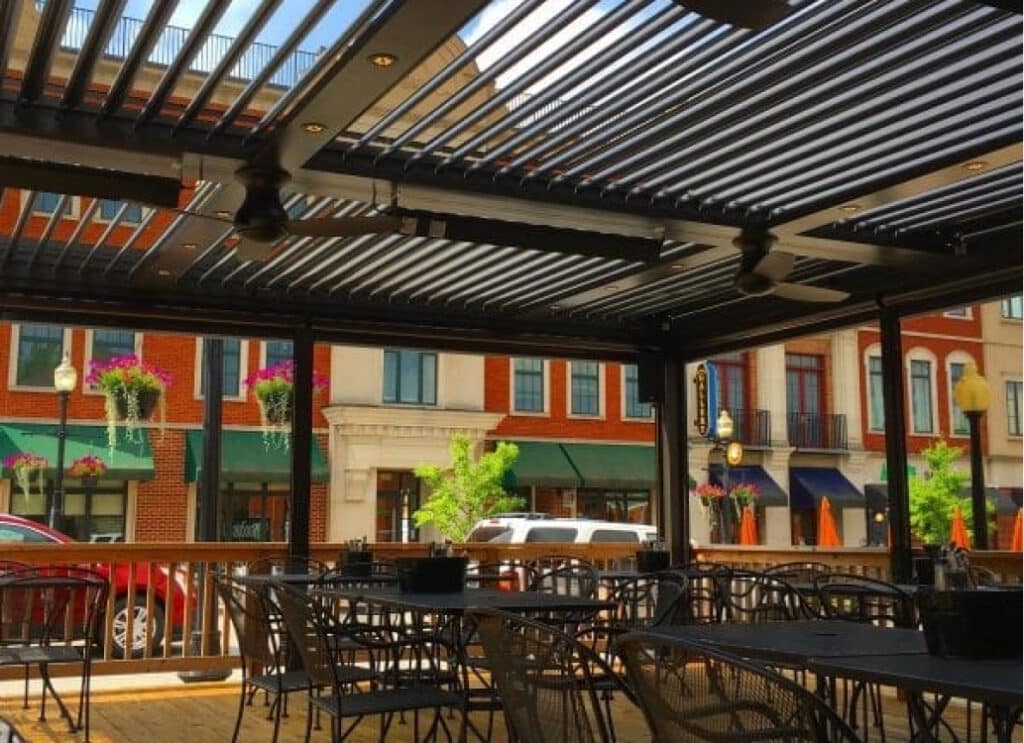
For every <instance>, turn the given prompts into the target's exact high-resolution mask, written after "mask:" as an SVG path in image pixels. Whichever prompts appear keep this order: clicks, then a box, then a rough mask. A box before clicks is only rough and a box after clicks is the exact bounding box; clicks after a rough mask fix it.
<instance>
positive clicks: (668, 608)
mask: <svg viewBox="0 0 1024 743" xmlns="http://www.w3.org/2000/svg"><path fill="white" fill-rule="evenodd" d="M685 591H686V587H685V584H684V582H683V578H682V577H681V576H679V575H678V574H676V573H672V572H666V573H660V574H658V575H657V576H656V577H651V576H646V577H637V578H629V579H626V580H620V581H616V583H615V585H614V586H613V587H612V590H611V592H610V593H609V594H608V600H609V601H612V602H614V603H615V614H614V617H613V619H612V621H613V622H614V625H615V627H616V628H617V629H620V630H637V629H643V628H645V627H653V626H656V625H659V624H671V623H673V618H674V617H675V615H676V612H677V611H678V607H679V605H680V603H681V602H682V600H683V599H684V598H685V597H684V593H685Z"/></svg>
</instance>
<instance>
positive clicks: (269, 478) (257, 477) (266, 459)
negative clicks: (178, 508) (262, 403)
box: [185, 431, 330, 482]
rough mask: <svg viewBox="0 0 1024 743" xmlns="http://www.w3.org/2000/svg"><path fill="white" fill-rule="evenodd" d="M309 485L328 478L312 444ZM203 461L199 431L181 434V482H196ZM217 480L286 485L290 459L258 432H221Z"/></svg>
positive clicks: (289, 476)
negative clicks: (311, 466)
mask: <svg viewBox="0 0 1024 743" xmlns="http://www.w3.org/2000/svg"><path fill="white" fill-rule="evenodd" d="M311 445H312V457H313V482H327V481H328V480H329V479H330V476H329V473H328V468H327V460H325V459H324V455H323V452H321V451H320V447H319V446H317V444H316V442H315V441H313V442H312V444H311ZM202 461H203V432H202V431H186V432H185V482H195V481H196V480H198V479H199V470H200V468H201V464H202ZM220 461H221V470H220V475H221V478H222V479H223V480H225V481H227V482H288V481H289V480H291V466H292V458H291V454H290V452H289V450H288V449H287V448H286V447H284V446H277V445H275V444H270V445H268V444H267V442H266V441H264V439H263V434H262V433H261V432H259V431H223V432H222V435H221V459H220Z"/></svg>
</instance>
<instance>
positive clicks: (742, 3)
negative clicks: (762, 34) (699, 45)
mask: <svg viewBox="0 0 1024 743" xmlns="http://www.w3.org/2000/svg"><path fill="white" fill-rule="evenodd" d="M676 4H678V5H682V6H683V7H684V8H688V9H689V10H692V11H695V12H697V13H700V14H701V15H702V16H704V17H705V18H710V19H711V20H713V21H718V22H719V23H728V24H730V25H732V26H739V27H740V28H749V29H752V30H754V31H757V30H759V29H762V28H764V27H765V26H770V25H771V24H773V23H775V21H777V20H779V19H780V18H782V17H783V16H784V15H786V14H787V13H789V11H791V10H792V8H791V7H790V5H789V3H787V2H786V1H785V0H676Z"/></svg>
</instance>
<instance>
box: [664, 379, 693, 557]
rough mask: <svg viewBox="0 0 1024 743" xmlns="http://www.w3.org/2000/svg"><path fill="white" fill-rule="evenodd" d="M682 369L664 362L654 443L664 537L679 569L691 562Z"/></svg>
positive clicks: (684, 396) (687, 464) (684, 397)
mask: <svg viewBox="0 0 1024 743" xmlns="http://www.w3.org/2000/svg"><path fill="white" fill-rule="evenodd" d="M683 368H684V365H683V362H681V361H679V360H678V359H665V361H664V365H663V370H662V374H661V379H662V390H661V409H660V410H659V411H658V439H657V445H658V447H659V450H660V451H659V456H658V460H659V462H660V463H661V472H660V473H659V479H660V482H661V486H662V492H661V502H662V514H663V516H664V519H665V524H666V527H665V533H666V535H667V536H668V540H669V547H670V549H671V550H672V562H673V563H674V564H678V565H682V564H685V563H687V562H689V561H690V504H689V503H688V502H687V496H688V495H689V487H688V485H687V484H688V482H689V462H688V459H689V457H688V455H687V450H686V435H685V434H686V395H685V393H684V390H683Z"/></svg>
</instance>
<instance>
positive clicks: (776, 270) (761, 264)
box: [754, 250, 796, 281]
mask: <svg viewBox="0 0 1024 743" xmlns="http://www.w3.org/2000/svg"><path fill="white" fill-rule="evenodd" d="M795 261H796V257H795V256H794V255H793V254H792V253H787V252H786V251H784V250H773V251H772V252H770V253H769V254H768V255H766V256H765V257H764V258H762V259H761V260H759V261H758V262H757V263H756V264H755V265H754V273H757V274H761V275H762V276H764V277H765V278H768V279H771V280H772V281H782V280H783V279H784V278H786V277H787V276H789V274H790V272H791V271H792V270H793V263H794V262H795Z"/></svg>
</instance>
